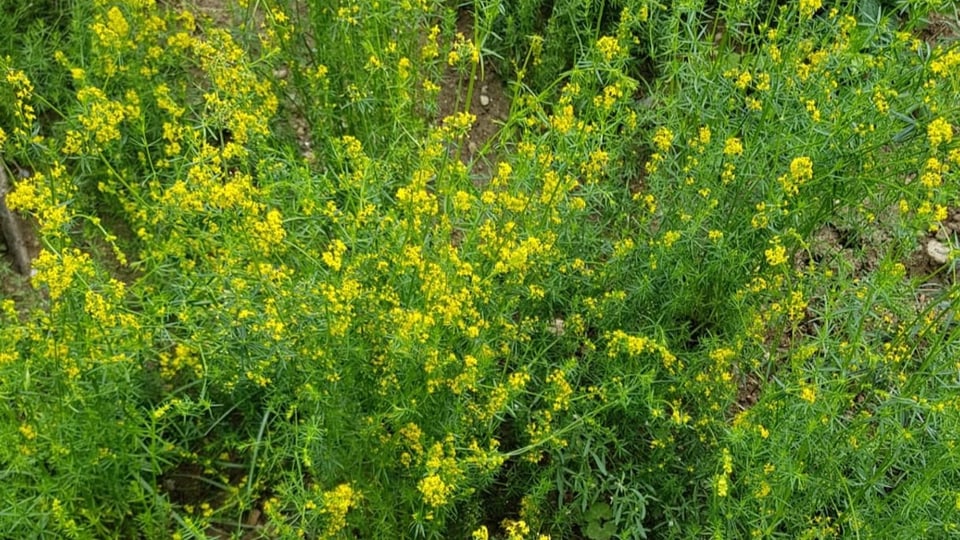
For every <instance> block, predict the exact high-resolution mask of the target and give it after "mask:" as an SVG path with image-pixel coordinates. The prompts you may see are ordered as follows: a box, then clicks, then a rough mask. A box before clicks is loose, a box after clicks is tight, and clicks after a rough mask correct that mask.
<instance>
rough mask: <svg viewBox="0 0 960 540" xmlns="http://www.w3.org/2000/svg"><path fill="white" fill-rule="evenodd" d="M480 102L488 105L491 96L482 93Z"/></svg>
mask: <svg viewBox="0 0 960 540" xmlns="http://www.w3.org/2000/svg"><path fill="white" fill-rule="evenodd" d="M480 104H481V105H483V106H484V107H486V106H487V105H489V104H490V97H489V96H487V95H486V94H480Z"/></svg>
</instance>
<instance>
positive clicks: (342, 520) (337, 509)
mask: <svg viewBox="0 0 960 540" xmlns="http://www.w3.org/2000/svg"><path fill="white" fill-rule="evenodd" d="M360 499H361V494H360V492H358V491H356V490H355V489H353V487H351V486H350V484H340V485H339V486H337V487H335V488H334V489H332V490H330V491H325V492H324V493H323V507H322V508H321V509H320V511H321V512H322V513H323V514H324V515H326V517H327V527H326V529H324V531H323V534H322V535H320V538H324V539H326V538H334V537H336V536H338V534H339V533H340V531H341V530H343V528H344V527H346V526H347V513H348V512H349V511H350V509H351V508H354V507H356V506H357V504H358V503H359V502H360Z"/></svg>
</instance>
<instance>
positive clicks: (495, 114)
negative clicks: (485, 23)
mask: <svg viewBox="0 0 960 540" xmlns="http://www.w3.org/2000/svg"><path fill="white" fill-rule="evenodd" d="M457 32H459V33H461V34H463V35H464V36H472V35H473V15H472V14H471V13H470V12H469V11H466V10H461V11H460V13H459V15H458V17H457ZM482 67H483V69H481V70H478V71H480V73H478V74H477V78H476V80H475V81H474V85H473V87H474V88H473V96H472V99H471V100H470V103H469V104H467V103H466V99H467V89H468V88H469V84H468V83H469V80H468V78H469V75H467V76H461V75H459V74H458V73H457V72H456V70H455V69H453V68H448V69H447V72H446V73H445V74H444V76H443V84H442V88H441V90H440V96H439V97H438V100H439V105H440V117H439V119H442V118H444V117H446V116H449V115H451V114H454V113H457V112H461V111H465V110H466V111H469V112H470V113H472V114H474V115H476V116H477V121H476V122H475V123H474V124H473V127H472V128H471V129H470V133H468V134H467V137H466V139H465V140H464V141H462V142H461V148H460V159H461V161H463V163H465V164H467V165H468V166H470V167H471V171H470V172H471V175H472V176H473V178H474V181H475V182H476V183H477V184H484V183H486V181H488V180H489V179H490V178H491V177H492V175H493V169H494V167H495V166H496V162H497V145H496V140H495V138H496V136H497V134H498V133H499V132H500V127H501V125H502V124H503V122H506V120H507V118H508V117H509V115H510V97H509V96H508V95H507V93H506V91H505V89H504V84H503V80H502V79H501V78H500V75H499V73H497V71H496V69H495V68H494V67H493V65H492V64H490V63H485V64H483V65H482ZM439 119H438V120H439ZM471 163H472V165H471Z"/></svg>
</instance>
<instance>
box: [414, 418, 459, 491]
mask: <svg viewBox="0 0 960 540" xmlns="http://www.w3.org/2000/svg"><path fill="white" fill-rule="evenodd" d="M453 443H454V441H453V436H452V435H448V436H447V437H446V439H445V441H444V442H443V443H440V442H436V443H434V444H433V446H431V447H430V449H429V450H428V451H427V456H426V459H425V460H424V465H425V466H426V469H427V474H426V476H424V477H423V478H422V479H421V480H420V482H419V483H418V484H417V488H418V489H419V490H420V494H421V495H422V496H423V501H424V502H425V503H427V504H428V505H429V506H432V507H434V508H438V507H440V506H443V505H445V504H446V503H447V502H448V501H449V499H450V496H451V495H453V493H454V490H455V486H456V483H457V482H458V481H459V480H460V478H462V476H463V470H462V469H461V468H460V465H459V464H458V463H457V453H456V450H455V449H454V445H453Z"/></svg>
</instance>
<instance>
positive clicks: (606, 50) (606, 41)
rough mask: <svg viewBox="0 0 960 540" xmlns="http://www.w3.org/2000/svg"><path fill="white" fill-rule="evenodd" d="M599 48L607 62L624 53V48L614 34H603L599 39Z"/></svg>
mask: <svg viewBox="0 0 960 540" xmlns="http://www.w3.org/2000/svg"><path fill="white" fill-rule="evenodd" d="M597 50H599V51H600V54H602V55H603V58H604V60H606V61H607V62H609V61H611V60H613V59H614V58H616V57H617V56H620V54H621V53H623V48H622V47H621V46H620V43H619V42H618V41H617V38H615V37H612V36H603V37H602V38H600V39H598V40H597Z"/></svg>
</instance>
